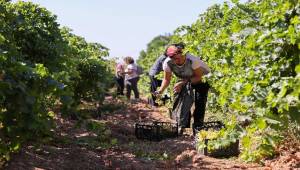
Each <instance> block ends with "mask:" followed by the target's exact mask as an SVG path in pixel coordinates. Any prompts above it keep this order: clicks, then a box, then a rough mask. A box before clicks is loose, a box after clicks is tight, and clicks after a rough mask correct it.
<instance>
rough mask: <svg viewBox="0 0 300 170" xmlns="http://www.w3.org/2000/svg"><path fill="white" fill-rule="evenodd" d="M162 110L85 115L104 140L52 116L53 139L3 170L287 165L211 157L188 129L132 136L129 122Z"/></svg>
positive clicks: (162, 115)
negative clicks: (156, 136) (162, 136)
mask: <svg viewBox="0 0 300 170" xmlns="http://www.w3.org/2000/svg"><path fill="white" fill-rule="evenodd" d="M106 102H107V103H109V104H111V105H114V104H120V102H121V100H117V99H113V98H111V97H107V98H106ZM166 113H167V111H166V110H163V109H162V108H151V107H149V106H148V105H147V104H146V102H145V101H140V102H135V103H129V104H126V107H120V108H119V109H117V110H113V111H111V112H105V113H102V114H101V116H100V115H98V116H94V117H93V118H92V119H89V120H90V121H93V122H100V123H101V124H104V125H105V129H104V130H103V131H101V133H103V134H106V137H105V136H104V137H103V138H105V139H102V138H101V137H99V134H100V133H97V127H94V128H93V127H92V129H93V130H94V131H90V130H88V128H86V127H88V126H82V124H84V122H80V121H78V120H72V119H63V118H61V117H60V116H57V118H56V119H55V121H56V128H55V129H54V134H55V135H54V136H55V137H54V139H49V140H48V141H45V142H42V143H37V142H29V143H27V144H26V145H25V146H23V148H22V149H21V151H20V152H19V153H17V154H14V155H12V159H11V160H10V161H9V162H8V164H7V165H6V167H5V169H8V170H22V169H25V170H27V169H28V170H40V169H47V170H52V169H53V170H61V169H66V170H68V169H70V170H77V169H78V170H79V169H80V170H81V169H82V170H86V169H91V170H98V169H99V170H100V169H108V170H110V169H113V170H118V169H138V170H147V169H149V170H153V169H228V170H229V169H230V170H233V169H264V170H266V169H285V168H287V169H291V168H290V167H285V166H279V165H278V164H275V163H274V162H272V161H270V162H269V164H268V165H267V166H266V165H265V166H262V165H259V164H254V163H253V164H246V163H242V162H241V161H239V160H238V159H237V158H229V159H216V158H212V157H207V156H204V155H201V154H199V153H197V151H196V150H195V149H194V145H193V144H194V139H193V137H192V135H191V131H189V130H188V131H186V132H185V133H184V135H183V136H181V137H178V138H172V139H166V140H162V141H160V142H150V141H145V140H138V139H136V137H135V134H134V124H135V123H136V122H137V121H139V120H151V121H153V120H159V121H170V119H169V118H168V117H167V114H166ZM58 115H59V114H58ZM97 135H98V136H97ZM107 136H108V138H107ZM103 141H104V142H103ZM105 141H106V142H105ZM296 154H299V153H296ZM297 156H298V158H299V159H300V155H296V156H295V160H296V161H298V160H299V159H298V158H297ZM297 159H298V160H297ZM277 162H278V161H277ZM284 164H285V163H283V164H281V165H284Z"/></svg>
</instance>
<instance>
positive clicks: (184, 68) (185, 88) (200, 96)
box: [155, 43, 210, 134]
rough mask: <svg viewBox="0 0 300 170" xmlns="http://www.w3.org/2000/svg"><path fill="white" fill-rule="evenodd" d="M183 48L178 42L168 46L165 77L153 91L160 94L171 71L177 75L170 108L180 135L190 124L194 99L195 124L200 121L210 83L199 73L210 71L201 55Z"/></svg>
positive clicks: (200, 122) (202, 119) (169, 77)
mask: <svg viewBox="0 0 300 170" xmlns="http://www.w3.org/2000/svg"><path fill="white" fill-rule="evenodd" d="M183 49H184V46H183V45H182V44H181V43H179V44H174V45H170V46H169V47H167V49H166V55H167V56H168V58H167V59H166V60H165V61H164V63H163V70H164V78H163V81H162V85H161V87H160V88H159V90H157V91H156V92H155V93H156V94H157V95H159V94H162V93H163V91H164V90H165V89H166V88H167V87H168V86H169V84H170V81H171V77H172V73H174V74H175V76H176V77H178V78H179V81H178V82H177V83H176V84H175V85H174V89H173V90H174V103H173V110H172V117H173V118H174V117H175V119H176V121H177V123H178V126H179V134H182V133H183V130H184V128H188V127H190V119H191V112H190V109H191V106H192V104H193V102H195V110H194V113H193V118H194V126H200V125H202V124H203V121H204V114H205V106H206V101H207V94H208V89H209V85H208V83H204V82H202V76H203V75H206V74H208V73H209V72H210V69H209V67H208V66H207V65H206V64H205V63H204V62H203V61H202V60H200V58H198V57H195V56H193V55H191V54H189V53H186V54H184V53H183ZM193 91H195V93H194V95H193Z"/></svg>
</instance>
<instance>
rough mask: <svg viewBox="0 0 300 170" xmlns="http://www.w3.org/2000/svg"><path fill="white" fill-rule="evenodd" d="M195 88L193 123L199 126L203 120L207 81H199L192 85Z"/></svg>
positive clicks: (207, 87) (207, 88)
mask: <svg viewBox="0 0 300 170" xmlns="http://www.w3.org/2000/svg"><path fill="white" fill-rule="evenodd" d="M192 87H193V89H195V110H194V114H193V116H194V125H195V126H201V125H202V124H203V121H204V115H205V107H206V102H207V95H208V90H209V87H210V86H209V84H208V83H199V84H195V85H192Z"/></svg>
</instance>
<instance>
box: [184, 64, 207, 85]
mask: <svg viewBox="0 0 300 170" xmlns="http://www.w3.org/2000/svg"><path fill="white" fill-rule="evenodd" d="M202 75H203V72H202V70H201V68H200V67H199V68H196V69H195V70H193V77H192V78H191V79H185V80H183V82H184V83H187V82H189V81H190V82H191V83H192V84H197V83H200V82H201V79H202Z"/></svg>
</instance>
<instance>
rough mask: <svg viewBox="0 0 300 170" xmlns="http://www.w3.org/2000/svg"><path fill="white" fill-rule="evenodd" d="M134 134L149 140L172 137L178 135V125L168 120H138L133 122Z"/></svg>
mask: <svg viewBox="0 0 300 170" xmlns="http://www.w3.org/2000/svg"><path fill="white" fill-rule="evenodd" d="M135 136H136V138H138V139H145V140H150V141H161V140H163V139H166V138H174V137H177V136H178V126H177V123H170V122H158V121H155V122H138V123H136V124H135Z"/></svg>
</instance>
